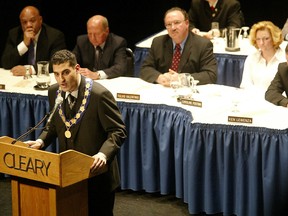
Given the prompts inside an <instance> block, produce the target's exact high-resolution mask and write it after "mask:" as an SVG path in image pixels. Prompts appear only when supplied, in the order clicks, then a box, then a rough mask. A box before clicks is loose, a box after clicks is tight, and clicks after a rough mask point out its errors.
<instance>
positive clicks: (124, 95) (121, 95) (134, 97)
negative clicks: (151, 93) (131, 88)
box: [117, 93, 140, 100]
mask: <svg viewBox="0 0 288 216" xmlns="http://www.w3.org/2000/svg"><path fill="white" fill-rule="evenodd" d="M117 98H121V99H128V100H140V95H138V94H127V93H117Z"/></svg>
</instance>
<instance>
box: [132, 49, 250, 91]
mask: <svg viewBox="0 0 288 216" xmlns="http://www.w3.org/2000/svg"><path fill="white" fill-rule="evenodd" d="M148 53H149V48H139V47H136V49H135V51H134V57H135V71H134V76H135V77H139V74H140V69H141V65H142V62H143V61H144V59H145V58H146V56H147V55H148ZM214 55H215V58H216V60H217V62H218V73H217V82H216V83H217V84H220V85H227V86H234V87H239V86H240V83H241V80H242V74H243V69H244V62H245V59H246V57H247V56H244V55H231V54H220V53H215V54H214Z"/></svg>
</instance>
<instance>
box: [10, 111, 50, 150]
mask: <svg viewBox="0 0 288 216" xmlns="http://www.w3.org/2000/svg"><path fill="white" fill-rule="evenodd" d="M49 115H50V113H47V114H46V115H45V116H44V117H43V118H42V119H41V120H40V121H39V122H38V123H37V124H36V125H35V126H34V127H32V128H30V129H29V130H28V131H26V132H25V133H24V134H22V135H21V136H19V137H18V138H17V139H14V140H13V141H12V143H11V144H13V145H14V144H15V143H16V142H17V141H21V140H22V139H23V138H24V137H26V136H28V135H29V134H30V133H32V132H33V131H35V130H37V129H39V128H38V126H39V125H40V124H42V122H43V121H44V120H45V119H46V118H47V117H48V116H49Z"/></svg>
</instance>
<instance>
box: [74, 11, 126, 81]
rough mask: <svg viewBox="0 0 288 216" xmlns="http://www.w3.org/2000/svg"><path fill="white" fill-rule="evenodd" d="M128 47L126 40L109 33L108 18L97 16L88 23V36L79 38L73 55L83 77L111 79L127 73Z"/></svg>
mask: <svg viewBox="0 0 288 216" xmlns="http://www.w3.org/2000/svg"><path fill="white" fill-rule="evenodd" d="M126 47H127V42H126V40H125V39H124V38H122V37H120V36H118V35H115V34H113V33H110V32H109V25H108V20H107V18H106V17H103V16H101V15H95V16H93V17H91V18H90V19H89V20H88V22H87V34H85V35H80V36H78V38H77V44H76V46H75V48H74V50H73V53H74V54H75V55H76V58H77V62H78V63H79V64H80V65H81V68H80V69H79V72H80V73H81V75H83V76H85V77H89V78H91V79H93V80H97V79H106V78H109V79H111V78H115V77H119V76H124V74H125V73H126V71H127V55H126Z"/></svg>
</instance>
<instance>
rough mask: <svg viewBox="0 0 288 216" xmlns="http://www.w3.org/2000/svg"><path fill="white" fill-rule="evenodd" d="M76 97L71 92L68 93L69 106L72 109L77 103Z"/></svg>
mask: <svg viewBox="0 0 288 216" xmlns="http://www.w3.org/2000/svg"><path fill="white" fill-rule="evenodd" d="M75 99H76V98H75V97H74V96H73V95H71V94H69V95H68V104H69V107H70V109H71V110H72V109H73V107H74V105H75Z"/></svg>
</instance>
